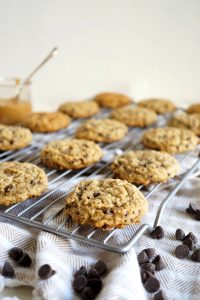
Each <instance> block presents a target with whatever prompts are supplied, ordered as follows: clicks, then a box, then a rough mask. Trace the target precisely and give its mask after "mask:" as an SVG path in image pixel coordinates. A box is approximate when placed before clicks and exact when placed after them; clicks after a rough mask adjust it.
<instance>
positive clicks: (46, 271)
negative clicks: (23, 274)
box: [38, 264, 56, 280]
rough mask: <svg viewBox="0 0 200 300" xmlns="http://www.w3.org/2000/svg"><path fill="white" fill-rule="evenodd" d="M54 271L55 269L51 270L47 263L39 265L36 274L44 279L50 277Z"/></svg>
mask: <svg viewBox="0 0 200 300" xmlns="http://www.w3.org/2000/svg"><path fill="white" fill-rule="evenodd" d="M55 273H56V271H54V270H52V268H51V266H50V265H48V264H45V265H43V266H41V267H40V268H39V270H38V276H39V277H40V279H42V280H45V279H48V278H50V277H51V276H53V275H54V274H55Z"/></svg>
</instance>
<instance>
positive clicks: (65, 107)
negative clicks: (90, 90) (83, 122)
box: [58, 100, 99, 119]
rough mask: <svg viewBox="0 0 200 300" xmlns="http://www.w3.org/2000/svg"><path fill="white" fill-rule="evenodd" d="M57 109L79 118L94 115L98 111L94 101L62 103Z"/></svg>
mask: <svg viewBox="0 0 200 300" xmlns="http://www.w3.org/2000/svg"><path fill="white" fill-rule="evenodd" d="M58 110H59V111H61V112H63V113H65V114H67V115H69V116H70V117H72V118H74V119H79V118H87V117H91V116H93V115H96V114H97V113H98V112H99V105H98V104H97V103H96V102H95V101H88V100H87V101H73V102H65V103H63V104H62V105H61V106H60V107H59V109H58Z"/></svg>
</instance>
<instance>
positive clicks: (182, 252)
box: [175, 245, 189, 258]
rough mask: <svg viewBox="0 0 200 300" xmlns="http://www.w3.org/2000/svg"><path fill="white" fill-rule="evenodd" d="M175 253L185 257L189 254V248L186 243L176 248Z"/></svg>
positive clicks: (179, 256)
mask: <svg viewBox="0 0 200 300" xmlns="http://www.w3.org/2000/svg"><path fill="white" fill-rule="evenodd" d="M175 254H176V256H177V257H178V258H185V257H187V256H188V255H189V248H188V246H186V245H179V246H177V247H176V249H175Z"/></svg>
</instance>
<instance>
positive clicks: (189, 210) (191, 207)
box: [186, 203, 197, 215]
mask: <svg viewBox="0 0 200 300" xmlns="http://www.w3.org/2000/svg"><path fill="white" fill-rule="evenodd" d="M196 210H197V207H196V205H195V204H194V203H190V204H189V207H188V208H187V209H186V212H187V213H189V214H191V215H194V214H195V213H196Z"/></svg>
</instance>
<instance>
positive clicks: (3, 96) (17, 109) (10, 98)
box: [0, 77, 32, 125]
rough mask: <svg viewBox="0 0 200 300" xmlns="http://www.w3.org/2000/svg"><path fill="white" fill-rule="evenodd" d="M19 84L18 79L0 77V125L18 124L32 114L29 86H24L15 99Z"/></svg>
mask: <svg viewBox="0 0 200 300" xmlns="http://www.w3.org/2000/svg"><path fill="white" fill-rule="evenodd" d="M20 83H21V81H20V79H18V78H14V77H12V78H4V77H0V124H7V125H13V124H17V123H20V122H22V121H23V120H24V119H25V118H26V117H27V116H28V115H29V114H30V113H31V112H32V106H31V86H30V85H31V84H30V83H28V84H26V85H25V86H24V88H23V90H22V91H21V93H20V95H19V97H18V98H17V97H16V94H17V91H18V89H19V86H20Z"/></svg>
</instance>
